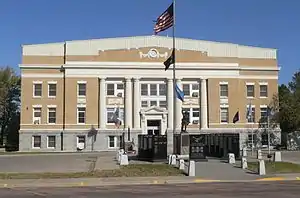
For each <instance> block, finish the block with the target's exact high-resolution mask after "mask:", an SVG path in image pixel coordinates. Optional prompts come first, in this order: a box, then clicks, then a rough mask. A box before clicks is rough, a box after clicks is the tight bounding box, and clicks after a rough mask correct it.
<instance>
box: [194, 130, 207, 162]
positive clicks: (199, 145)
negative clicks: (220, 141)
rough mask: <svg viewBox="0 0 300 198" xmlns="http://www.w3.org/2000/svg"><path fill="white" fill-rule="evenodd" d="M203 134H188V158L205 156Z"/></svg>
mask: <svg viewBox="0 0 300 198" xmlns="http://www.w3.org/2000/svg"><path fill="white" fill-rule="evenodd" d="M204 148H205V135H201V134H200V135H190V159H191V160H202V159H206V156H205V151H204Z"/></svg>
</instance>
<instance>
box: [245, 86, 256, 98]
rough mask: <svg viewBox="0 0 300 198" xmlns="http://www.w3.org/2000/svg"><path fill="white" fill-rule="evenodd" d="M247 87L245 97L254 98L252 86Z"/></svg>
mask: <svg viewBox="0 0 300 198" xmlns="http://www.w3.org/2000/svg"><path fill="white" fill-rule="evenodd" d="M246 86H247V97H254V95H255V94H254V85H246Z"/></svg>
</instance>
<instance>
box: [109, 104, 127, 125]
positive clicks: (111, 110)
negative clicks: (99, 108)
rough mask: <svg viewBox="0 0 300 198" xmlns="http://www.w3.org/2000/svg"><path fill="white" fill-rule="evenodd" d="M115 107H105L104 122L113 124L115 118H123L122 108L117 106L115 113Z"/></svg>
mask: <svg viewBox="0 0 300 198" xmlns="http://www.w3.org/2000/svg"><path fill="white" fill-rule="evenodd" d="M116 110H117V108H107V109H106V119H107V120H106V123H108V124H114V123H115V119H117V118H119V119H120V120H121V121H123V120H124V108H119V114H118V115H117V114H116Z"/></svg>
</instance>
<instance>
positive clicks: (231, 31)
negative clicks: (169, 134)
mask: <svg viewBox="0 0 300 198" xmlns="http://www.w3.org/2000/svg"><path fill="white" fill-rule="evenodd" d="M171 2H172V1H171V0H0V25H1V26H0V66H1V67H4V66H12V67H14V68H15V69H16V70H17V71H18V72H19V68H18V64H20V63H21V53H22V45H24V44H38V43H50V42H61V41H69V40H85V39H99V38H109V37H123V36H141V35H152V34H153V25H154V23H153V20H155V19H156V18H157V17H158V15H160V14H161V13H162V12H163V11H164V10H165V9H166V8H167V7H168V6H169V5H170V4H171ZM166 34H169V36H171V34H170V33H168V32H165V33H162V34H161V35H166ZM175 35H176V36H177V37H184V38H191V39H200V40H209V41H219V42H230V43H236V44H241V45H250V46H257V47H266V48H276V49H278V51H277V52H278V53H277V57H278V64H279V66H280V67H281V70H280V74H279V83H280V84H281V83H284V84H286V83H288V82H289V81H290V80H291V79H292V75H293V74H294V73H295V72H297V71H299V68H300V61H299V58H298V57H300V50H299V47H300V1H299V0H285V1H284V0H176V31H175Z"/></svg>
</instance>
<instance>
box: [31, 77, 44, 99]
mask: <svg viewBox="0 0 300 198" xmlns="http://www.w3.org/2000/svg"><path fill="white" fill-rule="evenodd" d="M32 83H33V84H32V90H33V92H32V96H33V98H41V97H42V96H43V82H42V81H33V82H32ZM35 85H41V95H40V96H36V95H35Z"/></svg>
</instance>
